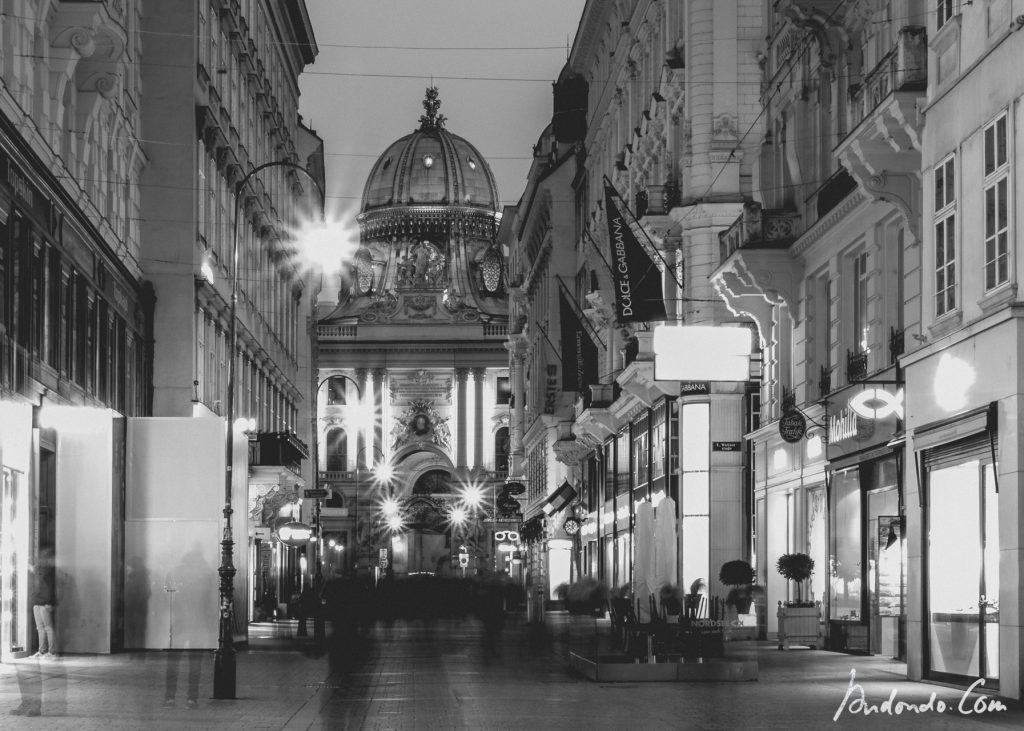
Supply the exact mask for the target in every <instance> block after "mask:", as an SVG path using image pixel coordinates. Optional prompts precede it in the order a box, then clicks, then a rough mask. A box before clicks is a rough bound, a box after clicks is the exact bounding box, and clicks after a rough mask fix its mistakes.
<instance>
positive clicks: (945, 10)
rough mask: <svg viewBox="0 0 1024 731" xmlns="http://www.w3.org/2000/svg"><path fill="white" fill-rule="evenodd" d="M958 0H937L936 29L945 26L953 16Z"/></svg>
mask: <svg viewBox="0 0 1024 731" xmlns="http://www.w3.org/2000/svg"><path fill="white" fill-rule="evenodd" d="M955 1H956V0H935V29H936V30H938V29H939V28H941V27H942V26H944V25H945V24H946V23H947V22H948V21H949V19H950V18H952V17H953V3H954V2H955Z"/></svg>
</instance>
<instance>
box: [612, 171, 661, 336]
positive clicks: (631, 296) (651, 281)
mask: <svg viewBox="0 0 1024 731" xmlns="http://www.w3.org/2000/svg"><path fill="white" fill-rule="evenodd" d="M604 200H605V210H606V211H607V212H608V243H609V245H610V246H611V252H612V275H613V277H614V279H615V316H616V319H618V321H619V322H620V323H627V322H646V321H648V320H665V319H667V316H666V313H665V295H664V293H663V290H662V286H661V270H659V269H658V266H657V265H656V264H655V263H654V261H653V260H652V259H651V257H649V256H648V255H647V252H646V251H644V249H643V247H642V246H641V245H640V242H639V241H637V238H636V236H635V235H634V234H633V232H632V231H631V230H630V228H629V225H628V224H627V222H626V219H625V218H624V217H623V215H622V211H620V210H619V207H618V205H616V203H615V191H614V190H612V188H611V186H609V185H605V186H604Z"/></svg>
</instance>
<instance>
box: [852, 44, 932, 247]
mask: <svg viewBox="0 0 1024 731" xmlns="http://www.w3.org/2000/svg"><path fill="white" fill-rule="evenodd" d="M927 79H928V43H927V37H926V35H925V29H924V28H922V27H919V26H907V27H904V28H902V29H900V31H899V34H898V36H897V39H896V43H895V45H894V46H893V48H892V49H891V50H890V51H889V53H887V54H886V55H885V57H884V58H883V59H882V60H881V61H880V62H879V63H878V65H877V66H876V67H875V68H874V69H872V71H871V72H870V73H869V74H868V75H867V76H865V77H864V83H863V84H861V85H860V86H859V87H855V88H852V89H851V98H850V108H849V129H850V132H849V134H847V135H846V137H845V138H844V139H843V141H842V142H840V143H839V145H837V146H836V148H835V150H834V151H833V154H834V155H835V156H836V158H837V159H838V160H839V161H840V162H841V163H842V165H843V167H845V168H846V169H847V170H848V171H849V172H850V174H851V175H852V176H853V177H854V178H855V179H856V181H857V183H858V184H860V185H861V186H862V187H863V188H864V190H865V191H867V193H869V194H870V195H871V196H873V197H874V198H875V199H877V200H884V201H887V202H889V203H892V204H894V205H896V206H897V207H898V208H900V210H901V211H902V212H903V213H904V215H905V217H906V218H907V222H908V225H909V226H910V227H911V229H912V233H913V234H914V236H915V238H919V237H920V230H919V229H920V223H919V222H918V221H917V216H915V215H914V212H915V211H918V212H919V210H920V208H919V206H920V203H919V198H920V193H921V190H920V187H921V186H920V182H919V180H918V175H919V173H920V169H921V133H922V129H923V126H924V120H923V118H922V117H921V115H920V114H919V113H918V101H919V100H920V99H921V98H922V97H924V95H925V90H926V87H927Z"/></svg>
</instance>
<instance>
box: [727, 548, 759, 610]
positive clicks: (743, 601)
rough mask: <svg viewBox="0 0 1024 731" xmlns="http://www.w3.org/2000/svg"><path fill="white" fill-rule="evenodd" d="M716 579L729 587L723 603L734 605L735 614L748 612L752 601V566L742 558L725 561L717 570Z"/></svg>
mask: <svg viewBox="0 0 1024 731" xmlns="http://www.w3.org/2000/svg"><path fill="white" fill-rule="evenodd" d="M718 580H719V581H721V582H722V583H723V584H725V585H726V586H728V587H731V588H730V589H729V593H728V595H726V597H725V603H726V604H727V605H728V606H731V607H735V608H736V613H737V614H748V613H749V612H750V605H751V603H752V602H753V601H754V594H753V591H752V590H751V589H752V587H753V584H754V567H753V566H751V565H750V564H749V563H747V562H746V561H742V560H736V561H726V562H725V563H724V564H722V568H721V569H720V570H719V572H718Z"/></svg>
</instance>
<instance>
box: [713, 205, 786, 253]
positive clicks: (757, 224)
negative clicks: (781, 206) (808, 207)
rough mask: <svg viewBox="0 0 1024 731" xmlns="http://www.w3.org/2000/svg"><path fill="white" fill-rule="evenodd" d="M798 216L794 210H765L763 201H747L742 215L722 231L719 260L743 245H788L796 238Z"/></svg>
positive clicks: (719, 240) (779, 246)
mask: <svg viewBox="0 0 1024 731" xmlns="http://www.w3.org/2000/svg"><path fill="white" fill-rule="evenodd" d="M798 218H799V214H798V213H796V212H794V211H780V210H762V208H761V204H760V203H755V202H748V203H744V204H743V213H742V214H740V216H739V218H737V219H736V220H735V221H734V222H733V224H732V225H731V226H729V228H727V229H725V230H724V231H722V232H720V233H719V234H718V246H719V254H720V256H721V258H720V259H719V261H725V260H726V259H728V258H729V257H730V256H732V254H734V253H735V252H736V251H737V250H739V249H743V248H786V247H787V246H789V245H790V244H791V243H793V241H794V240H795V238H796V222H797V219H798Z"/></svg>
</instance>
